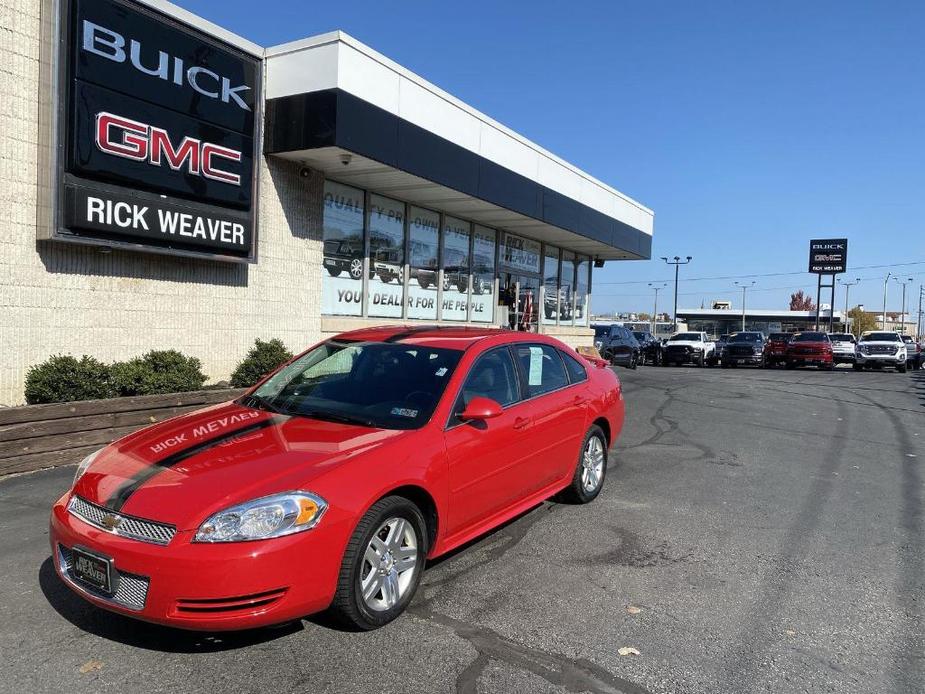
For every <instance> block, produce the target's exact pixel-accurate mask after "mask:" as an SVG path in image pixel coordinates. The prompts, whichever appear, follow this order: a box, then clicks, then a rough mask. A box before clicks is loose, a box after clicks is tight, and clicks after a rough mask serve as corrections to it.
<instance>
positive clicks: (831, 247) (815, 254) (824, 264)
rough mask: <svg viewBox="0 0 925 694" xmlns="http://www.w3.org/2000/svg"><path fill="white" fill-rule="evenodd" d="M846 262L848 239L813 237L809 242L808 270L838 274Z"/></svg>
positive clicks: (817, 272) (843, 269) (820, 273)
mask: <svg viewBox="0 0 925 694" xmlns="http://www.w3.org/2000/svg"><path fill="white" fill-rule="evenodd" d="M847 263H848V239H814V240H812V241H810V242H809V271H810V272H813V273H816V274H819V275H838V274H841V273H843V272H844V271H845V267H846V265H847Z"/></svg>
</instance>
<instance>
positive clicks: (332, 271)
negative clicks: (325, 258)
mask: <svg viewBox="0 0 925 694" xmlns="http://www.w3.org/2000/svg"><path fill="white" fill-rule="evenodd" d="M324 269H325V270H327V271H328V274H329V275H330V276H331V277H337V276H338V275H339V274H340V268H337V267H331V266H330V265H325V266H324Z"/></svg>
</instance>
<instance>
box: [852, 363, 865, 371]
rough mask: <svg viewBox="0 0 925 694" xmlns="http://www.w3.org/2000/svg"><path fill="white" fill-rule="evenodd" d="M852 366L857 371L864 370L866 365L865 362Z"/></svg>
mask: <svg viewBox="0 0 925 694" xmlns="http://www.w3.org/2000/svg"><path fill="white" fill-rule="evenodd" d="M851 367H852V368H853V369H854V370H855V371H863V370H864V365H863V364H852V365H851Z"/></svg>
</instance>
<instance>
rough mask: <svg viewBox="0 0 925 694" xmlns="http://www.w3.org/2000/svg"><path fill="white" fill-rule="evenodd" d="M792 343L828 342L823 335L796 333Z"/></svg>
mask: <svg viewBox="0 0 925 694" xmlns="http://www.w3.org/2000/svg"><path fill="white" fill-rule="evenodd" d="M793 341H794V342H828V341H829V338H828V337H826V334H825V333H797V334H796V335H794V336H793Z"/></svg>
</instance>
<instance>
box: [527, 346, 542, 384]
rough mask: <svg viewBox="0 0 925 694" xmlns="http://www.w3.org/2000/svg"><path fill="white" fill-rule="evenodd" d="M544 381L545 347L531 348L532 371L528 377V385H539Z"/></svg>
mask: <svg viewBox="0 0 925 694" xmlns="http://www.w3.org/2000/svg"><path fill="white" fill-rule="evenodd" d="M542 383H543V349H542V347H531V348H530V372H529V375H528V377H527V385H531V386H539V385H542Z"/></svg>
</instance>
